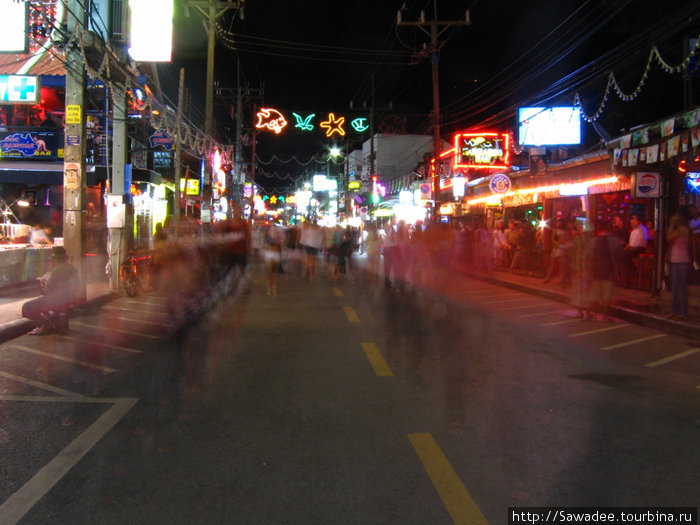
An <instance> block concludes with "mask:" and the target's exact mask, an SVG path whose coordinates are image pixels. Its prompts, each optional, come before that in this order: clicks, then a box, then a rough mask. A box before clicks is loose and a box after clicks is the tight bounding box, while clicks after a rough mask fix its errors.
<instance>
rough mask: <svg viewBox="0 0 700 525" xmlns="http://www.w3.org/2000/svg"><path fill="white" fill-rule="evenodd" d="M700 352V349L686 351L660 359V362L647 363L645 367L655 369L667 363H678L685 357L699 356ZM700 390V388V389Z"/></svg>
mask: <svg viewBox="0 0 700 525" xmlns="http://www.w3.org/2000/svg"><path fill="white" fill-rule="evenodd" d="M698 352H700V348H691V349H690V350H686V351H685V352H681V353H680V354H674V355H670V356H668V357H664V358H663V359H659V360H658V361H653V362H651V363H647V364H646V365H644V366H647V367H649V368H655V367H657V366H661V365H665V364H666V363H670V362H672V361H677V360H678V359H683V358H684V357H688V356H690V355H693V354H697V353H698ZM698 388H700V387H698Z"/></svg>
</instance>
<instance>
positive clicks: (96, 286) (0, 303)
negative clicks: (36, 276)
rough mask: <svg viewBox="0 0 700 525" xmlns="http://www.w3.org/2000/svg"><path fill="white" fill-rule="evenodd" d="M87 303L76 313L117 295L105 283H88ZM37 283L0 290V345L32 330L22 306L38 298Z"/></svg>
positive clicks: (31, 323) (30, 322)
mask: <svg viewBox="0 0 700 525" xmlns="http://www.w3.org/2000/svg"><path fill="white" fill-rule="evenodd" d="M86 292H87V301H86V303H85V304H84V305H82V306H80V307H79V308H77V310H78V311H80V310H85V309H89V308H91V307H94V306H98V305H100V304H103V303H105V302H107V301H109V300H111V299H112V298H113V297H116V296H117V295H118V292H113V291H112V290H110V288H109V283H107V282H102V281H100V282H89V283H88V284H87V286H86ZM40 295H41V293H40V292H39V285H38V281H37V282H32V283H27V284H26V285H24V286H19V287H11V288H5V289H3V288H0V343H3V342H5V341H9V340H10V339H14V338H15V337H19V336H21V335H24V334H26V333H27V332H29V331H30V330H31V329H33V328H34V326H35V325H34V322H32V321H30V320H29V319H24V318H23V317H22V305H23V304H24V303H25V302H27V301H29V300H30V299H33V298H35V297H39V296H40Z"/></svg>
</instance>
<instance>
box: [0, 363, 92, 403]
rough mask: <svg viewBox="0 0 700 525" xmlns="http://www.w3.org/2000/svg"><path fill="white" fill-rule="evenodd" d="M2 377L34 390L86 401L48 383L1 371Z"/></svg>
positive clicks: (80, 396)
mask: <svg viewBox="0 0 700 525" xmlns="http://www.w3.org/2000/svg"><path fill="white" fill-rule="evenodd" d="M0 376H2V377H5V378H7V379H9V380H10V381H16V382H17V383H24V384H25V385H29V386H33V387H34V388H39V389H41V390H46V391H47V392H53V393H54V394H59V395H62V396H65V397H64V398H63V401H65V400H66V399H65V398H66V397H68V398H71V399H85V396H83V395H81V394H78V393H76V392H71V391H70V390H64V389H62V388H58V387H55V386H53V385H49V384H47V383H42V382H41V381H34V380H33V379H27V378H26V377H21V376H16V375H15V374H10V373H9V372H3V371H2V370H0Z"/></svg>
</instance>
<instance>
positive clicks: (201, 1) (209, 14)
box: [184, 0, 245, 137]
mask: <svg viewBox="0 0 700 525" xmlns="http://www.w3.org/2000/svg"><path fill="white" fill-rule="evenodd" d="M244 4H245V0H235V1H234V0H227V1H221V0H185V2H184V5H185V8H189V7H194V8H195V9H197V10H198V11H199V12H200V13H202V14H203V15H204V18H205V20H204V30H205V31H206V32H207V92H206V102H205V110H204V133H205V134H206V135H208V136H210V137H211V136H212V133H213V131H214V49H215V47H216V19H217V18H219V17H220V16H221V15H223V14H224V13H225V12H226V11H228V10H229V9H236V10H238V12H239V15H240V17H241V20H242V19H243V6H244Z"/></svg>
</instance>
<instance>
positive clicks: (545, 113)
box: [518, 106, 581, 146]
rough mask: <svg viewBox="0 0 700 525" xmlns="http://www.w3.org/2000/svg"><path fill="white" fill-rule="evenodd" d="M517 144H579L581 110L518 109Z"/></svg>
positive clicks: (563, 107) (552, 108) (564, 107)
mask: <svg viewBox="0 0 700 525" xmlns="http://www.w3.org/2000/svg"><path fill="white" fill-rule="evenodd" d="M518 143H519V144H520V145H521V146H563V145H575V144H581V109H580V108H577V107H571V106H559V107H551V108H548V107H523V108H519V109H518Z"/></svg>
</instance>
